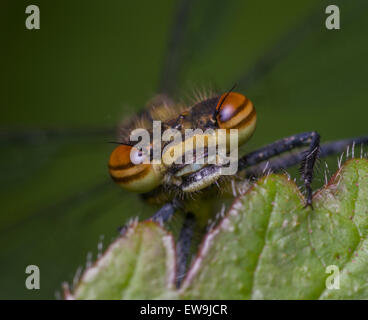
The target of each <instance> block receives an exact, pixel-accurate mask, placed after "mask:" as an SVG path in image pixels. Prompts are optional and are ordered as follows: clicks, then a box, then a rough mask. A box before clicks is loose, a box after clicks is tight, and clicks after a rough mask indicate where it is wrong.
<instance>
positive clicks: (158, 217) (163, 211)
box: [118, 199, 181, 236]
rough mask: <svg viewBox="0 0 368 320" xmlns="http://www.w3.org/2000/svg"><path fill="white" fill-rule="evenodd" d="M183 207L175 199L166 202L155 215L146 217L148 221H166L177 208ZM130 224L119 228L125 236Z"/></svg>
mask: <svg viewBox="0 0 368 320" xmlns="http://www.w3.org/2000/svg"><path fill="white" fill-rule="evenodd" d="M180 207H181V203H180V202H179V201H178V200H176V199H174V200H173V201H171V202H167V203H165V204H164V205H163V206H162V207H161V208H160V209H158V210H157V211H156V212H155V213H154V214H153V215H152V217H150V218H148V219H146V221H155V222H158V223H164V222H166V221H168V220H169V219H170V218H171V217H172V216H173V214H174V213H175V211H176V210H177V209H179V208H180ZM127 229H128V226H127V225H125V226H122V227H119V228H118V232H119V233H120V235H121V236H123V235H124V234H125V232H126V231H127Z"/></svg>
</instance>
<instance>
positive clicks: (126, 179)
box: [109, 145, 161, 193]
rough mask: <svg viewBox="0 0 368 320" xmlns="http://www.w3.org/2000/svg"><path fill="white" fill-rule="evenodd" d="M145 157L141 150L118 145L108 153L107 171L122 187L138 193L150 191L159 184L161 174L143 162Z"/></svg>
mask: <svg viewBox="0 0 368 320" xmlns="http://www.w3.org/2000/svg"><path fill="white" fill-rule="evenodd" d="M145 159H146V156H145V155H144V153H143V152H142V151H139V150H138V149H136V148H134V147H131V146H127V145H120V146H118V147H116V148H115V149H114V150H113V152H112V153H111V155H110V160H109V173H110V175H111V177H112V179H113V180H114V181H115V182H116V183H117V184H119V185H120V186H121V187H122V188H124V189H127V190H129V191H134V192H139V193H144V192H148V191H151V190H153V189H154V188H156V187H157V186H159V185H160V184H161V176H160V174H159V173H158V172H156V170H155V168H154V167H153V165H151V164H150V163H143V162H145V161H144V160H145Z"/></svg>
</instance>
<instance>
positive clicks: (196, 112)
mask: <svg viewBox="0 0 368 320" xmlns="http://www.w3.org/2000/svg"><path fill="white" fill-rule="evenodd" d="M160 99H161V100H160ZM160 99H158V100H157V99H154V100H153V101H154V104H152V105H151V106H150V107H148V108H147V109H146V110H145V111H143V112H141V114H140V116H139V117H138V118H137V119H136V120H135V121H134V122H130V124H129V125H127V126H124V128H123V129H122V131H121V132H124V136H123V138H122V140H125V141H129V137H128V136H129V132H132V131H133V129H136V128H137V127H139V124H144V126H143V127H144V128H143V129H147V130H148V131H149V135H150V137H151V138H152V137H153V136H154V134H153V128H154V125H153V124H152V123H153V122H154V121H158V120H159V121H161V125H160V126H159V127H160V129H162V130H164V129H173V130H176V132H177V133H178V134H179V136H180V137H181V138H182V139H180V141H178V142H175V139H174V141H173V139H171V140H170V141H167V140H166V141H162V146H161V145H160V150H159V151H160V152H159V156H160V159H159V160H162V161H161V162H160V161H159V162H152V161H151V162H150V161H146V160H147V154H145V153H144V152H142V150H138V149H135V147H134V146H132V145H131V142H127V143H124V144H122V145H119V146H118V147H117V148H116V149H115V150H114V151H113V152H112V154H111V156H110V161H109V172H110V175H111V177H112V178H113V180H114V181H115V182H117V183H118V184H119V185H120V186H121V187H123V188H125V189H127V190H130V191H135V192H140V193H146V192H149V191H152V190H154V189H155V188H157V187H159V186H160V185H164V186H165V187H173V188H175V190H179V191H182V192H184V193H190V192H195V191H198V190H201V189H203V188H206V187H208V186H209V185H211V184H212V183H214V182H216V181H217V180H218V179H219V178H220V177H221V175H222V173H221V168H222V166H223V164H224V159H223V158H224V157H221V156H220V155H219V154H218V153H217V154H211V152H210V151H211V144H210V142H209V141H212V142H213V141H214V145H215V147H219V146H220V139H219V136H220V133H223V132H225V140H226V141H227V142H229V141H230V140H232V139H233V138H232V137H233V135H232V133H233V131H236V147H238V145H239V146H240V145H242V144H244V143H245V142H246V141H247V140H248V139H249V138H250V137H251V136H252V134H253V132H254V130H255V127H256V112H255V109H254V107H253V104H252V102H251V101H250V100H249V99H248V98H247V97H245V96H244V95H242V94H240V93H236V92H227V93H224V94H223V95H221V96H214V97H212V98H208V99H205V100H203V101H200V102H198V103H196V104H195V105H194V106H192V107H188V108H183V106H182V105H180V106H177V105H175V104H174V103H173V102H172V101H171V100H168V99H167V98H166V97H165V98H164V99H163V98H160ZM150 122H151V124H149V123H150ZM188 129H189V130H193V131H194V133H193V134H192V135H191V136H189V137H188V136H187V135H186V132H187V131H188ZM198 129H200V130H202V131H199V132H197V130H198ZM234 129H235V130H234ZM163 136H164V135H162V138H163ZM160 138H161V135H160ZM211 138H214V140H213V139H212V140H211ZM201 139H203V141H204V143H203V144H204V146H203V147H204V151H203V152H201V153H200V152H198V150H197V149H196V148H195V146H194V145H195V144H196V142H197V141H199V140H201ZM160 142H161V141H160ZM151 151H152V148H151V150H150V152H151ZM188 151H190V152H191V153H192V154H193V158H192V159H190V160H187V158H186V154H187V153H188ZM150 152H149V155H148V157H149V159H152V154H150ZM226 153H227V154H228V153H229V148H227V149H226V150H225V155H226ZM180 159H183V160H184V162H182V163H179V164H178V162H177V160H180ZM156 160H157V159H156ZM198 160H202V162H200V161H198ZM211 161H212V162H211ZM214 161H215V162H214ZM216 161H217V162H216ZM166 189H168V188H166Z"/></svg>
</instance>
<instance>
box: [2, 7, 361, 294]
mask: <svg viewBox="0 0 368 320" xmlns="http://www.w3.org/2000/svg"><path fill="white" fill-rule="evenodd" d="M332 3H333V4H336V5H338V6H339V8H340V11H341V30H327V29H326V28H325V19H326V17H327V15H326V14H325V12H324V11H325V8H326V6H327V5H328V4H331V3H330V2H324V1H321V0H303V1H301V0H299V1H292V0H280V1H272V0H268V1H265V0H236V1H214V0H201V1H194V0H179V1H173V0H156V1H139V2H135V1H122V0H120V1H118V0H109V1H101V0H99V1H97V0H94V1H91V0H89V1H87V0H83V1H82V0H78V1H70V0H64V1H60V0H53V1H36V0H34V1H20V0H15V1H14V0H12V1H10V0H7V1H2V3H1V10H0V15H1V19H0V27H1V28H0V30H1V31H0V32H1V61H0V64H1V80H0V81H1V86H0V88H1V89H0V90H1V94H0V106H1V113H0V114H1V118H0V121H1V123H0V126H1V131H0V134H1V135H0V144H1V158H0V164H1V165H0V179H1V180H0V203H1V215H0V298H1V299H9V298H18V299H39V298H44V299H54V298H55V294H56V293H57V292H58V291H60V285H61V283H62V282H63V281H68V282H72V280H73V277H74V275H75V273H76V271H77V269H78V267H80V266H84V265H85V264H86V261H87V260H88V259H91V257H92V260H95V258H96V255H97V253H98V250H97V245H98V243H99V241H100V240H101V239H102V238H103V241H102V242H103V248H106V246H107V245H108V244H109V243H110V242H111V240H112V239H113V238H114V237H116V235H117V232H116V228H117V227H118V226H120V225H123V224H124V223H125V222H126V221H127V220H128V219H129V218H130V217H134V216H137V215H138V216H139V217H140V219H143V218H145V217H148V216H149V214H150V213H151V212H152V210H153V209H152V208H149V207H148V206H146V205H145V204H144V203H142V202H141V201H140V199H139V198H138V196H136V195H132V194H128V193H126V192H124V191H123V190H120V189H119V188H118V187H117V186H115V185H114V184H113V182H112V181H110V178H109V176H108V173H107V160H108V157H109V153H110V152H111V150H112V148H113V146H112V145H111V144H108V143H107V141H109V140H112V139H114V130H115V129H114V128H115V126H116V125H117V123H118V122H119V121H120V120H121V119H123V118H124V117H127V116H129V115H130V114H133V113H134V112H135V111H136V110H140V109H142V108H143V107H144V105H145V103H146V101H147V100H148V99H149V98H150V97H152V95H154V94H155V93H158V92H166V93H169V94H171V95H172V96H173V97H175V98H179V99H181V98H182V97H184V98H186V97H190V96H191V95H192V93H193V89H196V88H208V87H212V88H216V89H218V90H219V91H225V90H227V89H229V88H230V87H231V86H232V85H233V84H234V83H238V87H237V89H236V90H237V91H240V92H243V93H244V94H246V95H247V96H248V97H249V98H251V99H252V100H253V102H254V104H255V106H256V109H257V112H258V127H257V131H256V134H255V135H254V137H253V139H252V140H251V141H250V142H249V149H250V150H251V149H255V148H256V147H259V146H261V145H263V144H266V143H269V142H272V141H274V140H275V139H278V138H281V137H283V136H287V135H290V134H294V133H298V132H302V131H310V130H317V131H318V132H319V133H320V134H321V135H322V139H323V141H327V140H331V139H338V138H344V137H353V136H359V135H364V134H368V126H367V117H368V106H367V100H368V92H367V91H368V85H367V84H368V83H367V72H368V66H367V56H368V43H367V31H368V19H367V12H368V11H367V9H368V2H367V1H366V0H350V1H342V0H341V1H338V0H334V1H332ZM29 4H36V5H38V6H39V8H40V12H41V29H40V30H27V29H26V28H25V19H26V16H27V15H26V14H25V8H26V6H27V5H29ZM334 164H336V160H335V158H334V159H333V161H332V166H333V165H334ZM335 167H336V165H335ZM333 170H334V168H333V167H332V168H331V171H333ZM321 179H322V178H321ZM321 179H320V180H321ZM87 256H89V258H88V259H87ZM30 264H36V265H38V266H39V267H40V270H41V289H40V290H32V291H29V290H27V289H26V288H25V285H24V282H25V279H26V274H25V268H26V266H27V265H30ZM56 295H57V294H56Z"/></svg>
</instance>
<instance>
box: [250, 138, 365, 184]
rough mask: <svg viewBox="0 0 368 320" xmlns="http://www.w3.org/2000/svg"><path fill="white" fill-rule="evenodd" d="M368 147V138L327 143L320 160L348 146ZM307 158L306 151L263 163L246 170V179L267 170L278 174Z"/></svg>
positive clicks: (321, 152) (323, 147) (324, 145)
mask: <svg viewBox="0 0 368 320" xmlns="http://www.w3.org/2000/svg"><path fill="white" fill-rule="evenodd" d="M354 145H355V146H364V145H368V137H357V138H351V139H344V140H337V141H332V142H327V143H325V144H323V145H321V147H320V152H319V158H325V157H328V156H330V155H333V154H339V153H341V152H343V151H345V150H346V149H347V147H348V146H352V150H353V149H354V147H353V146H354ZM304 156H305V153H304V151H302V152H298V153H295V154H289V155H286V156H283V157H280V158H275V159H271V160H270V161H267V163H265V162H262V163H259V164H257V165H254V166H252V167H249V168H247V169H246V172H245V176H246V178H253V177H258V176H261V175H262V174H263V173H264V172H265V171H266V170H270V171H272V172H278V171H280V170H282V169H287V168H289V167H293V166H295V165H297V164H299V163H300V162H301V161H302V160H303V157H304Z"/></svg>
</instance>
